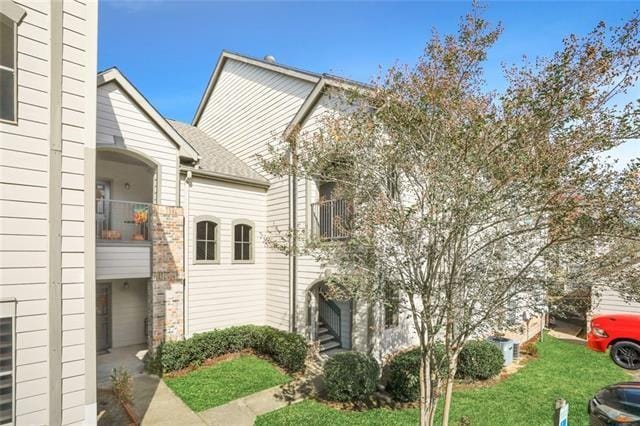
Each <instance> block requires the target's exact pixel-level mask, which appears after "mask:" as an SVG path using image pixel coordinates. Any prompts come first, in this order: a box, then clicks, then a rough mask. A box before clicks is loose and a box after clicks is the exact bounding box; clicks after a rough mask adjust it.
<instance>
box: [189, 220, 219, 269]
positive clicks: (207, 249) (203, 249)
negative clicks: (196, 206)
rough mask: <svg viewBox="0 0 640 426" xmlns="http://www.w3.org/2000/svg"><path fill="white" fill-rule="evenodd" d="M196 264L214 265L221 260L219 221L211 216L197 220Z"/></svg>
mask: <svg viewBox="0 0 640 426" xmlns="http://www.w3.org/2000/svg"><path fill="white" fill-rule="evenodd" d="M194 221H195V242H196V244H195V246H196V247H195V262H196V263H214V262H217V261H218V260H219V257H220V256H219V248H220V247H219V246H220V242H219V238H218V235H219V225H218V223H219V222H218V220H216V219H215V218H212V217H209V216H199V217H196V218H195V220H194Z"/></svg>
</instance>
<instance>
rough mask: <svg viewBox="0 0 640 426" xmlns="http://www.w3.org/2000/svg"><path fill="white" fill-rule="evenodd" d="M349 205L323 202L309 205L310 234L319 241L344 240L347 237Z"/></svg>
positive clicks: (330, 201)
mask: <svg viewBox="0 0 640 426" xmlns="http://www.w3.org/2000/svg"><path fill="white" fill-rule="evenodd" d="M351 209H352V207H351V203H349V202H348V201H347V200H325V201H319V202H317V203H313V204H311V234H312V235H313V236H315V237H318V238H320V239H321V240H327V241H333V240H344V239H346V238H348V237H349V229H348V228H349V220H350V217H351Z"/></svg>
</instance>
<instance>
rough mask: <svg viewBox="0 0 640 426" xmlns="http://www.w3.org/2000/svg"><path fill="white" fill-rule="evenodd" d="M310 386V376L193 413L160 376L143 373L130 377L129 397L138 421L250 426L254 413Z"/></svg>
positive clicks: (302, 393)
mask: <svg viewBox="0 0 640 426" xmlns="http://www.w3.org/2000/svg"><path fill="white" fill-rule="evenodd" d="M313 386H314V383H313V381H312V380H310V379H308V380H298V381H295V382H293V383H290V384H286V385H283V386H276V387H273V388H270V389H266V390H263V391H261V392H258V393H254V394H252V395H248V396H246V397H244V398H240V399H236V400H235V401H231V402H229V403H227V404H225V405H221V406H219V407H214V408H211V409H209V410H206V411H202V412H200V413H194V412H193V411H192V410H191V409H190V408H189V407H187V405H186V404H185V403H184V402H182V400H181V399H180V398H178V397H177V396H176V395H175V394H174V393H173V392H172V391H171V389H169V388H168V387H167V385H166V384H165V383H164V382H163V381H162V380H160V379H158V378H157V377H154V376H148V375H146V374H143V375H140V376H136V377H135V378H134V390H133V394H134V395H133V400H134V405H135V410H136V414H137V415H138V418H139V419H141V423H142V425H181V426H192V425H229V426H245V425H246V426H251V425H253V422H254V421H255V419H256V417H257V416H259V415H262V414H265V413H269V412H271V411H274V410H277V409H280V408H282V407H285V406H287V405H289V404H294V403H296V402H299V401H301V400H302V399H303V398H304V397H305V396H307V395H309V394H310V393H311V391H312V389H313Z"/></svg>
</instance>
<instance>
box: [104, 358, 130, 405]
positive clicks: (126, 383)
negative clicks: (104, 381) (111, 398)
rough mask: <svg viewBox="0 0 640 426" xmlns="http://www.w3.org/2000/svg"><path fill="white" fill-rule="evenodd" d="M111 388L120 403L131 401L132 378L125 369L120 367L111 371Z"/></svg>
mask: <svg viewBox="0 0 640 426" xmlns="http://www.w3.org/2000/svg"><path fill="white" fill-rule="evenodd" d="M109 378H110V379H111V387H112V389H113V393H114V394H115V396H116V398H118V399H119V400H120V401H122V402H132V401H133V378H132V377H131V373H129V370H127V369H126V368H124V367H122V366H120V367H118V368H117V369H116V368H114V369H113V370H111V375H110V376H109Z"/></svg>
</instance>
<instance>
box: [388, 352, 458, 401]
mask: <svg viewBox="0 0 640 426" xmlns="http://www.w3.org/2000/svg"><path fill="white" fill-rule="evenodd" d="M435 357H436V359H438V360H440V363H439V366H440V373H441V374H443V375H444V373H445V372H446V368H447V366H446V362H445V361H444V347H443V346H440V345H438V346H436V348H435ZM420 358H421V355H420V348H415V349H411V350H409V351H406V352H401V353H399V354H397V355H396V356H394V357H393V358H392V359H391V361H390V362H389V364H388V369H389V380H388V382H387V386H386V387H385V388H386V390H387V392H389V393H390V394H391V396H392V397H393V398H394V399H395V400H396V401H400V402H412V401H417V400H418V398H420Z"/></svg>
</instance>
